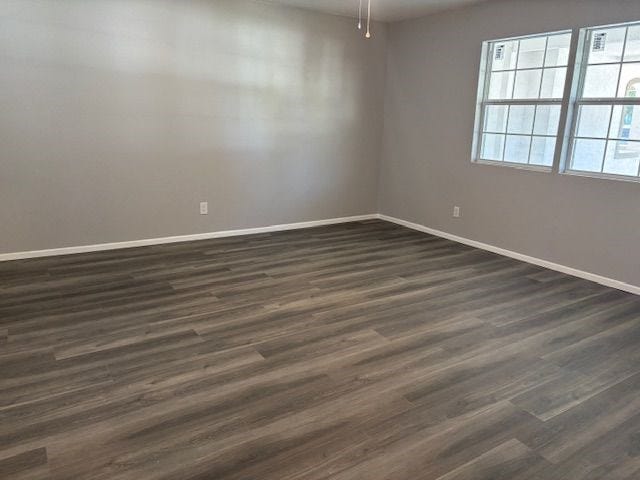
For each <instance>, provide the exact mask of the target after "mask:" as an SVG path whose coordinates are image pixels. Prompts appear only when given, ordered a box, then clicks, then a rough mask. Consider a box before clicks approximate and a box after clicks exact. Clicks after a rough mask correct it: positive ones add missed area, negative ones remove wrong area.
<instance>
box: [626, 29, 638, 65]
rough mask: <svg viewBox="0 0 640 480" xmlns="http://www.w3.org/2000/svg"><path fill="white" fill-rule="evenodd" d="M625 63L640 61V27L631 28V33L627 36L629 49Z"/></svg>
mask: <svg viewBox="0 0 640 480" xmlns="http://www.w3.org/2000/svg"><path fill="white" fill-rule="evenodd" d="M624 61H625V62H638V61H640V25H637V26H635V27H629V33H628V34H627V49H626V52H625V54H624Z"/></svg>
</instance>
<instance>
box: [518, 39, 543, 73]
mask: <svg viewBox="0 0 640 480" xmlns="http://www.w3.org/2000/svg"><path fill="white" fill-rule="evenodd" d="M546 46H547V37H535V38H527V39H525V40H520V54H519V56H518V68H538V67H542V62H543V61H544V50H545V48H546Z"/></svg>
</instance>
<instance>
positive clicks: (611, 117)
mask: <svg viewBox="0 0 640 480" xmlns="http://www.w3.org/2000/svg"><path fill="white" fill-rule="evenodd" d="M577 70H578V72H579V78H578V82H577V94H576V101H575V105H574V109H573V112H574V119H573V128H572V133H571V148H570V151H569V158H568V161H567V165H566V168H565V170H566V171H568V172H578V173H587V174H592V175H597V176H617V177H627V178H628V177H634V178H636V179H637V178H639V177H640V24H629V25H623V26H614V27H604V28H592V29H587V30H585V33H584V44H583V58H582V61H581V64H580V66H579V67H578V68H577Z"/></svg>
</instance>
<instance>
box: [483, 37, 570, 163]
mask: <svg viewBox="0 0 640 480" xmlns="http://www.w3.org/2000/svg"><path fill="white" fill-rule="evenodd" d="M563 34H571V43H570V47H569V59H568V62H567V67H566V68H567V73H566V78H565V89H564V92H563V96H562V98H560V99H555V98H554V99H545V98H536V99H505V100H490V99H489V98H488V92H489V81H490V79H491V75H490V73H491V70H490V69H491V61H492V57H493V52H494V49H493V45H495V44H497V43H501V42H511V41H516V40H527V39H532V38H538V37H550V36H554V35H563ZM575 39H576V35H575V32H574V31H573V30H570V29H568V30H559V31H553V32H544V33H535V34H531V35H520V36H517V37H508V38H501V39H495V40H487V41H485V42H483V44H482V55H481V63H480V76H479V80H478V96H477V99H476V113H475V124H474V134H473V146H472V158H471V161H472V163H474V164H479V165H496V166H505V167H512V168H519V169H523V170H533V171H538V172H546V173H551V172H554V171H557V169H558V165H559V158H560V155H561V153H562V150H563V145H564V142H563V136H562V132H563V131H564V125H565V123H566V112H567V107H568V103H569V102H568V100H567V98H568V93H569V91H570V88H571V85H572V76H571V75H572V71H573V69H572V65H573V64H574V62H575V55H574V51H575ZM518 53H519V52H518ZM546 53H547V52H546V49H545V56H546ZM545 60H546V57H545V59H544V60H543V62H542V65H543V66H542V69H543V71H544V69H545V66H544V64H545V63H546V62H545ZM546 68H550V67H546ZM519 70H530V69H518V66H517V65H516V67H515V70H514V72H517V71H519ZM515 76H516V73H514V77H515ZM514 87H515V78H514ZM540 88H542V85H541V86H540ZM491 105H516V106H517V105H535V106H536V107H537V106H540V105H542V106H545V105H557V106H560V121H559V125H558V131H557V132H556V135H555V136H554V137H555V138H556V149H555V152H554V156H553V163H552V165H550V166H544V165H532V164H530V163H526V164H525V163H515V162H507V161H494V160H485V159H482V158H481V152H482V137H483V135H484V133H485V132H484V119H485V109H486V107H487V106H491ZM536 111H537V109H536ZM535 119H536V118H535V114H534V119H533V122H534V125H535ZM505 135H506V133H505ZM534 136H538V137H547V138H550V137H552V136H550V135H531V138H532V139H533V137H534ZM505 147H506V146H505ZM503 157H504V152H503ZM530 160H531V147H530V148H529V159H528V161H530Z"/></svg>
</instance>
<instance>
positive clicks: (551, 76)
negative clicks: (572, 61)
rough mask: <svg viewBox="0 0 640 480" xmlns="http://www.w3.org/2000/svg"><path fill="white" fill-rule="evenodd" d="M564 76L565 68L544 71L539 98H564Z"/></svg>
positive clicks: (565, 74)
mask: <svg viewBox="0 0 640 480" xmlns="http://www.w3.org/2000/svg"><path fill="white" fill-rule="evenodd" d="M566 76H567V69H566V68H549V69H545V71H544V75H543V76H542V91H541V92H540V98H562V97H563V96H564V81H565V78H566Z"/></svg>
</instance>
